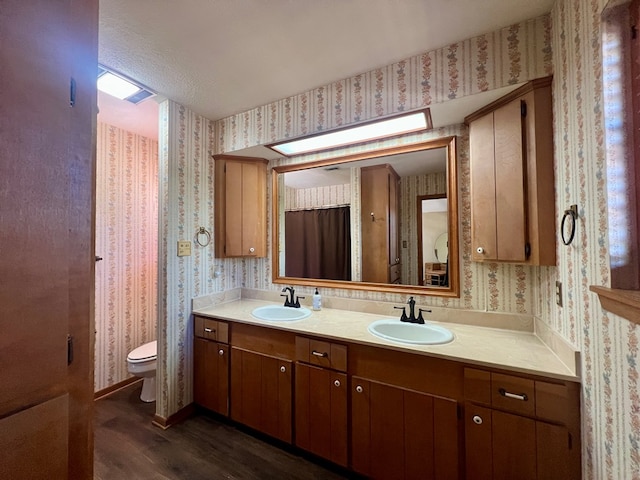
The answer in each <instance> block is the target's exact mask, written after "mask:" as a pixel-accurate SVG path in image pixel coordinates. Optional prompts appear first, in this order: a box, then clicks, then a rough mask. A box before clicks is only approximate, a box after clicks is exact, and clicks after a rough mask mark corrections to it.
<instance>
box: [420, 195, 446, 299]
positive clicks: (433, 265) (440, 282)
mask: <svg viewBox="0 0 640 480" xmlns="http://www.w3.org/2000/svg"><path fill="white" fill-rule="evenodd" d="M418 205H419V209H418V216H417V221H418V230H419V234H420V236H421V242H419V243H420V245H421V247H422V249H421V252H420V253H421V255H420V257H419V258H420V259H421V261H420V264H421V265H423V266H424V268H423V270H422V271H421V273H422V275H421V277H420V282H421V284H423V285H430V286H433V287H445V286H447V285H448V281H449V280H448V275H447V274H448V261H449V236H448V233H447V229H448V219H447V200H446V198H444V197H442V196H438V195H431V196H429V195H425V196H418Z"/></svg>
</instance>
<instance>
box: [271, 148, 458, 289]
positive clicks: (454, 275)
mask: <svg viewBox="0 0 640 480" xmlns="http://www.w3.org/2000/svg"><path fill="white" fill-rule="evenodd" d="M443 147H444V148H446V149H447V201H448V219H447V221H448V227H449V273H448V275H449V285H448V286H447V287H433V286H424V285H396V284H385V283H371V282H352V281H345V280H322V279H313V278H299V277H281V276H279V271H280V265H279V262H280V260H279V259H280V256H279V251H278V239H279V238H280V232H279V221H278V174H280V173H286V172H292V171H297V170H307V169H310V168H315V167H326V166H329V165H337V164H342V163H347V162H355V161H358V160H365V159H372V158H380V157H385V156H388V155H397V154H401V153H410V152H417V151H421V150H430V149H433V148H443ZM457 164H458V162H457V151H456V137H455V136H450V137H442V138H437V139H434V140H428V141H425V142H420V143H414V144H410V145H402V146H397V147H391V148H384V149H380V150H374V151H368V152H364V153H355V154H350V155H344V156H339V157H333V158H328V159H324V160H317V161H312V162H307V163H298V164H292V165H282V166H276V167H273V169H272V176H271V180H272V190H271V192H272V225H273V228H272V238H271V267H272V269H271V271H272V282H273V283H275V284H287V285H308V286H312V287H323V288H342V289H345V290H368V291H373V292H389V293H408V294H414V295H430V296H436V297H454V298H457V297H459V296H460V250H459V239H458V170H457Z"/></svg>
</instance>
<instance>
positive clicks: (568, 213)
mask: <svg viewBox="0 0 640 480" xmlns="http://www.w3.org/2000/svg"><path fill="white" fill-rule="evenodd" d="M577 218H578V206H577V205H571V206H570V207H569V210H565V211H564V216H563V217H562V223H561V224H560V235H561V236H562V243H564V244H565V245H570V244H571V242H573V237H574V236H575V234H576V219H577ZM567 219H570V222H571V223H569V224H568V227H567V228H568V229H569V232H568V233H569V238H565V222H566V221H567Z"/></svg>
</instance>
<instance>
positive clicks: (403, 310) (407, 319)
mask: <svg viewBox="0 0 640 480" xmlns="http://www.w3.org/2000/svg"><path fill="white" fill-rule="evenodd" d="M393 308H395V309H398V310H402V315H401V316H400V321H401V322H408V321H409V317H407V311H406V310H405V307H393Z"/></svg>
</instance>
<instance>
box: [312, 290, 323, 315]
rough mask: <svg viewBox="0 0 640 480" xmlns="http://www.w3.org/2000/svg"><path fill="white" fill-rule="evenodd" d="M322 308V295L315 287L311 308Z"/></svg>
mask: <svg viewBox="0 0 640 480" xmlns="http://www.w3.org/2000/svg"><path fill="white" fill-rule="evenodd" d="M321 308H322V297H321V296H320V293H318V289H317V288H316V292H315V293H314V294H313V309H314V310H320V309H321Z"/></svg>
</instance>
